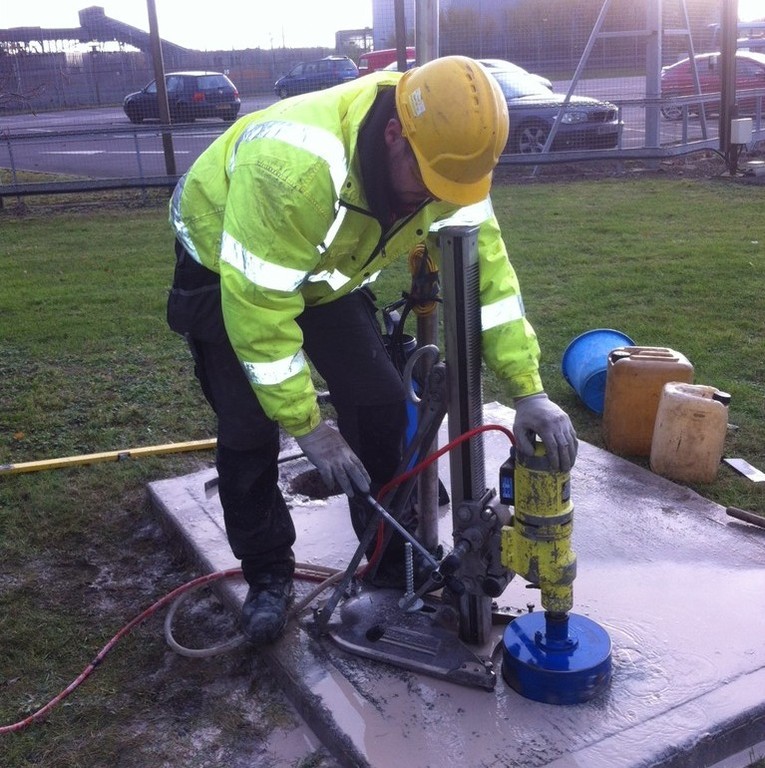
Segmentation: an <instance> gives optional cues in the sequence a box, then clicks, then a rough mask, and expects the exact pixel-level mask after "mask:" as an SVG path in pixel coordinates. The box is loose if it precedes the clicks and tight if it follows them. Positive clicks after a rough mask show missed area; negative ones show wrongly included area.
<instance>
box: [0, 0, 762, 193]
mask: <svg viewBox="0 0 765 768" xmlns="http://www.w3.org/2000/svg"><path fill="white" fill-rule="evenodd" d="M727 2H728V0H639V1H638V2H636V1H635V0H577V1H576V2H571V0H440V2H436V1H435V0H385V1H384V0H370V8H371V11H372V13H371V20H372V26H371V27H368V28H364V29H338V30H337V33H336V40H335V47H334V48H332V49H329V48H323V47H315V48H300V49H297V48H286V47H270V48H269V49H261V48H253V49H247V50H229V51H194V50H188V49H185V48H182V47H180V46H178V45H176V44H174V43H172V42H170V41H168V40H165V39H164V38H165V35H163V34H162V33H163V31H164V30H162V29H160V36H161V37H162V38H163V42H162V61H163V65H164V71H165V72H175V71H186V70H213V71H216V72H222V73H224V74H226V75H227V76H228V77H229V79H230V80H232V82H233V83H234V84H235V86H236V88H237V89H238V91H239V94H240V97H241V100H242V110H241V112H242V113H245V112H247V111H251V110H253V109H259V108H262V107H263V106H266V105H267V104H269V103H272V102H274V101H276V100H277V99H278V96H277V94H276V92H275V89H274V84H275V82H276V80H277V79H278V78H280V77H282V76H284V75H286V74H288V73H290V72H291V71H293V70H294V68H295V67H296V66H297V65H299V64H300V63H301V62H319V61H320V60H322V59H325V57H328V56H333V57H335V56H339V57H348V58H350V59H351V60H352V61H353V62H354V64H356V65H359V64H360V65H361V74H360V76H365V74H364V73H365V72H368V71H372V70H373V69H376V68H381V67H383V66H394V67H395V66H399V67H401V66H408V65H411V64H413V63H414V61H415V60H424V59H427V58H429V57H430V55H432V53H433V52H437V53H439V54H440V55H448V54H463V55H467V56H471V57H474V58H477V59H479V60H482V61H483V62H484V63H485V64H486V66H487V67H489V68H490V71H491V72H492V74H493V75H494V76H495V77H496V78H497V80H498V82H499V83H500V86H501V87H502V89H503V91H504V93H505V95H506V98H507V100H508V107H509V111H510V116H511V136H510V140H509V142H508V146H507V148H506V154H505V155H504V156H503V162H504V163H507V164H520V165H529V164H533V165H534V166H535V167H536V166H539V165H542V164H545V163H559V162H571V161H583V160H597V159H613V160H619V159H621V160H625V159H630V158H645V159H651V158H654V159H656V158H661V157H667V156H672V155H676V154H683V153H688V152H692V151H697V150H700V149H709V150H719V149H720V138H719V126H720V119H719V115H720V113H721V105H724V104H726V102H728V101H730V102H731V103H732V105H733V112H732V117H734V118H741V119H743V120H744V122H743V123H740V124H737V127H736V134H735V136H736V137H737V138H740V139H741V141H742V143H741V149H744V150H746V149H749V150H750V151H752V150H754V149H755V147H756V144H757V142H759V141H762V140H765V124H764V123H763V119H762V110H763V103H764V102H765V22H761V23H759V24H758V23H752V24H749V25H739V28H738V30H737V32H738V37H739V40H738V51H737V54H736V67H737V73H736V76H735V78H734V80H733V82H736V84H737V87H736V93H735V95H732V94H731V93H729V90H730V86H731V81H730V80H729V79H728V80H726V78H725V71H724V63H725V62H724V60H723V57H722V56H721V55H720V53H719V51H720V48H721V23H722V21H723V18H724V13H725V12H726V7H727V5H726V4H727ZM79 22H80V25H79V27H72V28H71V29H51V30H48V29H45V28H39V27H35V28H15V29H11V30H0V173H2V174H3V175H2V176H1V177H0V181H2V183H1V184H0V195H1V194H14V193H18V194H22V193H24V194H25V193H29V192H30V187H31V188H32V191H35V190H37V189H39V190H40V191H43V188H42V187H36V186H35V184H34V183H33V182H31V181H30V180H29V179H28V178H27V175H28V174H29V173H46V174H55V175H56V176H57V178H56V179H55V183H53V184H52V185H51V181H50V179H47V180H45V181H44V184H45V185H46V188H47V189H51V190H55V189H56V188H57V187H59V188H62V189H63V188H67V189H68V188H74V187H76V185H77V182H78V179H79V178H80V177H82V176H86V177H87V178H88V184H89V185H90V186H91V187H92V186H94V185H98V184H99V183H100V184H101V185H102V186H104V187H108V186H109V185H112V186H117V185H118V184H120V183H122V185H123V186H130V185H137V186H152V185H170V184H172V182H173V180H174V179H175V178H177V176H178V175H179V174H180V173H182V172H183V171H184V170H185V168H186V167H188V165H190V163H191V162H192V161H193V159H194V158H195V157H196V156H197V155H198V154H199V153H200V152H201V151H202V150H203V149H204V147H205V146H207V145H208V144H209V143H210V141H212V140H213V139H214V138H215V136H216V135H217V134H219V133H220V132H222V131H223V130H225V127H226V124H225V122H223V121H220V120H212V119H211V120H207V119H205V120H204V121H203V120H197V121H195V123H194V124H193V125H191V126H189V125H186V124H184V125H181V124H173V125H159V124H157V123H156V122H154V123H149V122H147V123H146V124H144V125H141V126H131V125H130V123H129V121H128V118H127V116H126V115H125V114H124V112H123V110H122V102H123V99H124V97H125V95H126V94H128V93H130V92H133V91H137V90H140V89H141V88H143V87H144V86H145V85H146V84H147V83H149V82H150V81H151V80H153V78H154V72H155V67H156V65H157V56H156V50H154V52H153V48H152V40H151V38H150V35H149V33H148V32H146V31H144V30H140V29H136V28H135V27H130V26H128V25H126V24H123V23H121V22H120V21H119V19H111V18H109V17H107V16H106V15H105V14H104V12H103V9H101V8H97V7H94V8H88V9H86V10H84V11H81V12H80V14H79ZM418 29H419V30H420V31H419V32H416V30H418ZM426 29H427V30H429V32H428V35H427V36H426V35H425V34H424V32H423V30H426ZM167 36H168V37H170V36H171V35H167ZM288 38H289V35H287V39H288ZM418 45H419V46H420V48H419V50H418V49H417V46H418ZM734 45H735V43H734ZM429 54H430V55H429ZM684 59H685V60H686V61H685V62H684V63H682V60H684ZM678 62H681V63H679V64H678ZM692 62H695V66H694V65H693V64H692ZM314 68H316V67H314ZM324 85H326V83H322V84H317V83H314V84H313V85H310V84H309V85H307V86H306V88H307V89H312V88H314V87H324ZM731 96H732V98H731ZM747 121H749V122H747ZM168 137H169V139H170V140H168ZM169 147H170V154H168V148H169ZM1 169H5V171H4V172H3V171H2V170H1ZM69 177H71V178H69Z"/></svg>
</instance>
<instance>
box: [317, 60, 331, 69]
mask: <svg viewBox="0 0 765 768" xmlns="http://www.w3.org/2000/svg"><path fill="white" fill-rule="evenodd" d="M331 71H332V62H331V61H320V62H319V72H331Z"/></svg>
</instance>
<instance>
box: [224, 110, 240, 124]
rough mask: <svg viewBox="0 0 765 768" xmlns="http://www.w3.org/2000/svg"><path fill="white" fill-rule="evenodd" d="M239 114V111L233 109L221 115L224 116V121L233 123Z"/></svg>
mask: <svg viewBox="0 0 765 768" xmlns="http://www.w3.org/2000/svg"><path fill="white" fill-rule="evenodd" d="M237 114H238V112H237V111H236V110H234V109H232V110H231V111H230V112H226V114H225V115H222V116H221V117H222V118H223V122H224V123H233V122H234V120H236V116H237Z"/></svg>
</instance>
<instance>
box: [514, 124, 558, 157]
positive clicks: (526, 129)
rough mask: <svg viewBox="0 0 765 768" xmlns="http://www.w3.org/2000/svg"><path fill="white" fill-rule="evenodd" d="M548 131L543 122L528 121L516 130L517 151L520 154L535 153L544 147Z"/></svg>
mask: <svg viewBox="0 0 765 768" xmlns="http://www.w3.org/2000/svg"><path fill="white" fill-rule="evenodd" d="M549 133H550V131H549V129H548V127H547V126H546V125H544V124H543V123H528V124H527V125H523V126H521V129H520V130H519V131H518V141H517V145H516V149H517V151H518V152H519V153H520V154H522V155H537V154H539V153H540V152H541V151H542V150H543V149H544V147H545V142H546V141H547V136H548V134H549Z"/></svg>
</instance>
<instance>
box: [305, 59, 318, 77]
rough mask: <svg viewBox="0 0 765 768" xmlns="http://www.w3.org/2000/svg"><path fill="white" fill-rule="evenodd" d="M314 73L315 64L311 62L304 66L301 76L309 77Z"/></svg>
mask: <svg viewBox="0 0 765 768" xmlns="http://www.w3.org/2000/svg"><path fill="white" fill-rule="evenodd" d="M314 72H316V63H315V62H313V61H312V62H310V63H309V64H306V65H305V69H304V70H303V74H305V75H311V74H313V73H314Z"/></svg>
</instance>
